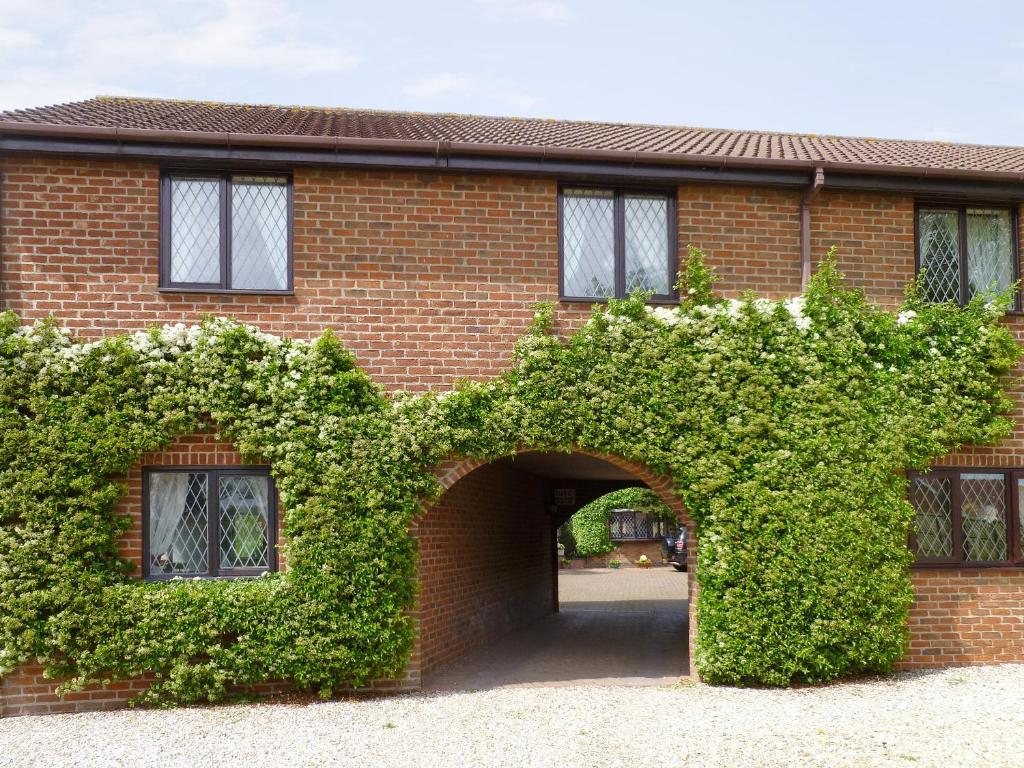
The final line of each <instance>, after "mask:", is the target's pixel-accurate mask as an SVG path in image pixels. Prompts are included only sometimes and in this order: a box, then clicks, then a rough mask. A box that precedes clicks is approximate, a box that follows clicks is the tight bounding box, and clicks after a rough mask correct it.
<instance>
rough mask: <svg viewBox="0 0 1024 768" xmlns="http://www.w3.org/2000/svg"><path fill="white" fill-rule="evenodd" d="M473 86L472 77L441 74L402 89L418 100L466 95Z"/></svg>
mask: <svg viewBox="0 0 1024 768" xmlns="http://www.w3.org/2000/svg"><path fill="white" fill-rule="evenodd" d="M473 85H474V80H473V78H471V77H466V76H465V75H456V74H453V73H451V72H440V73H438V74H436V75H432V76H430V77H425V78H423V79H422V80H416V81H414V82H411V83H409V84H408V85H406V86H405V87H404V88H402V93H404V94H405V95H407V96H412V97H414V98H417V99H436V98H438V97H439V96H451V95H465V94H466V93H467V92H468V91H469V90H471V89H472V87H473Z"/></svg>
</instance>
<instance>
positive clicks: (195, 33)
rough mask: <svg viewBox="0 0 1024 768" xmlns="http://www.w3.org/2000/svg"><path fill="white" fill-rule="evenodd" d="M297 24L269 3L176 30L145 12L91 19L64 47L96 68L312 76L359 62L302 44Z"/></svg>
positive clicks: (228, 5)
mask: <svg viewBox="0 0 1024 768" xmlns="http://www.w3.org/2000/svg"><path fill="white" fill-rule="evenodd" d="M141 7H142V8H143V9H145V8H146V6H141ZM298 26H299V25H298V19H297V17H296V16H295V15H294V14H291V13H290V12H288V11H287V9H286V8H285V7H284V6H283V5H281V4H280V3H278V2H273V0H263V1H262V2H260V1H254V2H241V0H222V2H221V3H219V7H217V9H216V12H215V13H214V14H212V15H208V16H207V17H205V18H199V19H197V20H196V21H195V22H194V23H192V24H187V25H183V26H176V27H175V26H171V25H169V24H167V21H166V20H165V19H162V18H160V17H159V16H158V15H155V14H153V13H150V12H147V10H141V11H134V12H132V11H128V12H127V13H115V14H111V15H109V16H101V17H95V18H92V19H90V20H88V21H87V22H85V23H84V24H82V25H81V26H80V27H79V28H78V29H76V30H75V32H74V33H73V34H72V36H71V38H70V40H69V43H68V48H67V50H68V53H69V54H70V55H71V56H72V57H73V58H74V59H75V60H76V61H78V62H80V63H82V64H83V65H84V66H86V67H91V68H95V69H101V70H109V69H113V68H115V67H117V66H119V65H121V66H123V63H124V62H125V61H130V62H132V66H133V67H135V68H136V69H149V70H163V69H166V68H173V69H174V70H176V71H179V72H180V71H186V72H197V71H204V70H208V71H211V72H219V71H224V70H236V71H260V72H271V73H286V74H290V75H309V74H315V73H324V72H348V71H351V70H352V69H354V68H355V67H356V65H357V64H358V63H359V58H358V57H357V56H355V55H353V54H352V53H350V52H349V51H346V50H344V49H342V48H338V47H335V46H330V45H322V44H320V43H317V42H313V41H310V40H305V39H303V38H302V36H301V34H300V31H299V29H298Z"/></svg>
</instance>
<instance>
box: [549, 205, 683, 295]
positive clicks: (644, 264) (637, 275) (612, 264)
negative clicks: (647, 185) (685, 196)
mask: <svg viewBox="0 0 1024 768" xmlns="http://www.w3.org/2000/svg"><path fill="white" fill-rule="evenodd" d="M673 210H674V206H673V200H672V198H671V197H670V196H668V195H665V194H653V193H640V192H637V193H633V192H625V191H620V190H609V189H582V188H565V189H563V190H562V192H561V196H560V215H561V237H562V242H561V258H562V263H561V266H562V278H561V279H562V285H561V293H562V296H564V297H566V298H583V299H607V298H612V297H618V298H624V297H626V296H628V295H629V294H630V293H632V292H633V291H636V290H640V291H645V292H648V293H651V294H652V296H653V297H654V298H656V299H672V298H674V294H673V283H674V282H675V261H676V260H675V244H674V242H672V241H673V239H674V238H673V236H672V233H673V231H674V230H673V221H672V215H673Z"/></svg>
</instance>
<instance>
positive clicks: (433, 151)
mask: <svg viewBox="0 0 1024 768" xmlns="http://www.w3.org/2000/svg"><path fill="white" fill-rule="evenodd" d="M0 174H2V177H0V307H2V308H3V309H10V310H14V311H15V312H17V313H18V314H19V315H20V317H21V318H22V319H23V320H24V321H32V320H35V319H38V318H43V317H47V316H51V315H52V316H55V317H56V318H57V319H58V320H59V321H60V322H61V323H62V324H64V325H67V326H69V327H71V328H72V329H74V330H75V332H76V333H77V334H78V335H79V336H80V337H82V338H97V337H102V336H105V335H109V334H115V333H123V332H126V331H133V330H138V329H140V328H145V327H148V326H150V325H153V324H160V323H165V322H179V321H183V322H194V321H196V320H198V319H199V317H200V316H202V315H204V314H216V315H229V316H233V317H235V318H238V319H240V320H243V321H246V322H251V323H253V324H255V325H258V326H259V327H260V328H261V329H263V330H265V331H268V332H271V333H277V334H283V335H290V336H296V337H307V338H308V337H313V336H316V335H319V334H320V333H321V332H322V331H323V330H324V329H326V328H331V329H333V330H334V331H335V332H336V333H337V334H338V336H339V337H340V338H341V339H342V340H343V342H344V343H345V344H346V345H347V346H348V347H349V348H350V349H351V350H352V351H353V352H354V353H355V355H356V357H357V360H358V362H359V364H360V365H361V366H362V367H363V368H364V369H365V370H366V371H367V372H368V373H369V374H370V375H371V376H372V377H373V378H374V379H375V380H376V381H378V382H380V383H381V384H383V385H384V386H385V387H387V388H389V389H407V390H413V391H423V390H428V389H444V388H447V387H449V386H450V385H451V384H453V383H454V382H456V381H457V380H459V379H462V378H467V377H471V378H475V379H486V378H487V377H491V376H494V375H496V374H498V373H499V372H500V371H502V370H503V368H504V367H505V365H506V363H507V360H508V358H509V354H510V351H511V348H512V345H513V343H514V341H515V340H516V339H517V338H518V337H519V335H520V334H521V333H522V332H523V330H524V328H525V327H526V325H527V323H528V322H529V320H530V318H531V317H532V314H533V307H534V305H535V304H536V303H537V302H538V301H552V302H555V304H556V307H557V312H556V321H557V324H558V328H560V329H562V330H566V329H571V328H573V327H575V326H576V325H577V324H578V323H579V322H580V321H581V319H583V318H585V317H586V316H587V315H588V314H589V311H590V306H591V304H592V303H593V302H594V301H600V300H602V299H604V298H607V297H609V296H622V295H625V294H626V293H628V292H629V290H630V289H632V288H635V287H640V288H644V289H648V290H651V291H653V292H654V293H655V298H654V299H653V300H654V301H658V302H667V303H670V302H672V301H673V300H674V299H675V296H674V295H673V292H672V283H673V276H674V273H675V271H676V268H677V264H678V261H679V259H680V254H681V253H682V252H685V248H686V246H687V245H688V244H691V243H692V244H694V245H696V246H699V247H701V248H703V249H704V250H705V251H706V254H707V259H708V262H709V264H710V265H711V266H712V267H713V268H714V269H715V270H716V271H717V273H718V274H719V276H720V277H721V280H720V282H719V283H718V284H717V288H718V290H719V291H720V292H722V293H724V294H725V295H728V296H735V295H737V294H739V293H740V292H742V291H746V290H753V291H756V292H758V293H760V294H762V295H765V296H769V297H773V298H778V297H784V296H790V295H793V294H796V293H798V292H799V291H800V289H801V286H802V285H803V283H804V282H805V281H806V279H807V276H808V275H809V274H810V271H811V270H812V268H813V264H814V261H815V260H816V259H818V258H820V256H821V255H822V254H824V252H825V251H826V250H827V249H828V248H829V247H830V246H832V245H835V246H837V247H838V258H839V265H840V268H841V269H842V270H843V271H844V272H845V273H846V275H847V278H848V280H849V281H850V282H851V283H852V284H854V285H856V286H860V287H862V288H863V289H864V290H865V292H866V293H867V295H868V296H869V298H870V299H872V300H873V301H875V302H877V303H878V304H881V305H883V306H887V307H893V306H895V305H896V304H898V302H899V301H900V300H901V297H902V292H903V288H904V286H905V284H906V283H907V281H908V280H910V279H911V278H913V277H914V275H915V272H916V270H917V268H918V265H919V264H925V265H927V266H928V267H929V270H928V275H929V282H928V285H927V286H926V290H927V291H928V292H929V293H930V294H931V295H932V296H933V297H934V298H935V299H936V300H947V299H953V300H958V301H962V300H964V299H965V298H966V297H967V296H969V295H970V293H971V292H972V291H973V290H974V289H975V288H976V287H978V286H987V285H989V284H991V283H992V282H996V283H998V284H1001V285H1008V284H1009V283H1010V282H1012V281H1013V280H1015V279H1016V278H1017V276H1018V274H1019V271H1020V265H1019V227H1018V217H1019V212H1020V204H1021V201H1024V149H1015V148H998V147H981V146H966V145H952V144H942V143H929V142H909V141H893V140H876V139H847V138H836V137H817V136H805V135H797V134H776V133H755V132H734V131H715V130H702V129H690V128H674V127H657V126H642V125H619V124H597V123H576V122H568V121H563V122H558V121H544V120H524V119H505V118H482V117H471V116H456V115H424V114H401V113H383V112H368V111H353V110H329V109H300V108H284V107H257V106H236V105H223V104H209V103H198V102H172V101H156V100H144V99H124V98H98V99H93V100H90V101H86V102H81V103H76V104H68V105H61V106H56V107H45V108H40V109H28V110H21V111H14V112H6V113H0ZM1020 317H1021V316H1020V315H1019V314H1011V315H1010V316H1008V317H1007V319H1006V321H1005V322H1006V323H1007V324H1008V325H1009V326H1010V327H1011V328H1012V329H1013V330H1014V332H1015V333H1016V334H1017V335H1018V337H1021V336H1022V335H1024V323H1022V322H1021V319H1020ZM1015 415H1016V416H1018V417H1019V416H1020V415H1021V414H1020V413H1017V414H1015ZM241 463H242V458H241V457H240V456H238V455H237V453H236V451H235V450H234V448H233V447H232V446H230V445H224V444H218V443H217V442H216V441H215V440H214V438H213V436H212V434H201V435H191V436H188V435H183V436H182V437H181V439H180V441H179V442H178V443H177V444H175V445H173V446H171V448H169V449H168V450H167V451H166V452H163V453H161V454H159V455H153V456H146V457H144V458H143V460H142V461H141V462H140V464H139V465H138V466H137V467H136V468H135V469H134V470H133V471H132V472H131V473H130V476H129V477H128V478H127V481H128V487H129V494H128V496H127V497H126V498H125V499H124V500H123V501H122V511H123V512H124V514H125V515H127V516H129V517H130V518H131V519H132V521H133V528H132V530H131V531H130V532H129V533H128V534H127V535H126V536H125V538H124V540H123V541H122V548H123V552H124V553H125V555H126V556H127V557H129V558H131V559H133V560H134V561H135V562H136V563H137V565H138V567H139V568H138V572H139V575H140V577H143V578H161V577H165V576H166V575H168V574H171V575H174V574H178V573H187V574H196V573H198V574H205V575H222V576H245V575H248V574H252V573H258V572H261V571H263V570H266V569H268V568H275V567H286V564H285V563H278V562H277V561H276V558H275V556H274V546H273V544H274V541H273V539H274V538H275V537H274V536H273V535H272V532H273V531H275V530H278V529H279V524H280V520H279V519H278V518H279V517H280V516H279V515H278V514H277V509H276V501H275V494H274V488H273V481H272V479H271V478H270V477H269V476H268V473H267V472H266V468H265V467H259V466H248V465H247V466H244V467H240V465H241ZM939 464H940V465H941V466H942V468H943V471H942V472H938V473H933V474H931V475H929V476H928V477H925V478H915V479H914V480H913V482H912V485H911V497H912V501H913V502H914V503H915V506H916V508H917V509H918V512H919V519H918V530H919V534H918V537H917V541H916V547H917V549H918V559H919V562H918V565H917V566H916V567H915V568H914V570H913V582H914V586H915V589H916V592H917V600H916V602H915V604H914V606H913V609H912V612H911V633H912V641H911V649H910V653H909V654H908V656H907V657H906V659H905V660H904V661H903V665H904V666H905V667H931V666H942V665H953V664H970V663H983V662H992V661H1021V660H1024V568H1021V567H1020V566H1021V565H1022V564H1024V552H1022V551H1021V550H1022V547H1021V536H1022V534H1024V525H1022V524H1021V520H1020V503H1021V501H1020V496H1021V490H1024V427H1021V428H1020V429H1019V430H1018V431H1017V432H1016V433H1015V434H1014V435H1013V437H1012V438H1010V439H1008V440H1006V441H1005V442H1003V443H1002V444H1000V445H997V446H994V447H985V448H978V449H970V450H966V451H964V452H962V453H959V454H957V455H954V456H949V457H947V458H946V459H944V460H943V461H941V462H939ZM169 467H173V468H174V469H173V470H169V471H168V470H167V468H169ZM161 468H163V470H164V471H161ZM437 471H438V473H439V476H440V477H441V478H442V482H443V485H444V486H445V487H446V488H447V489H449V490H448V492H447V493H446V494H445V496H444V497H443V498H442V499H441V500H440V501H439V502H438V503H437V504H436V505H434V506H433V507H432V508H430V509H429V510H426V511H425V513H424V515H423V516H422V517H421V519H420V520H419V521H418V523H417V525H416V531H415V533H416V535H417V536H418V538H419V541H420V558H421V559H420V581H421V585H420V586H421V590H420V604H419V606H418V609H417V612H416V613H417V618H418V620H419V641H418V646H417V650H416V652H415V654H414V657H413V660H412V662H411V664H410V665H409V668H408V669H407V671H406V675H405V677H404V678H403V679H402V680H399V681H381V682H380V684H379V685H380V686H381V687H391V688H394V687H416V686H417V685H418V684H419V681H420V679H421V676H422V675H423V674H424V673H426V672H429V671H430V670H431V669H434V668H436V667H437V666H439V665H440V664H443V663H445V662H447V661H448V660H451V659H453V658H455V657H457V656H458V655H460V654H461V653H463V652H465V651H466V650H468V649H469V648H472V647H474V646H477V645H479V644H481V643H483V642H485V641H486V640H487V639H489V638H491V637H493V636H495V635H496V634H498V633H500V632H504V631H507V630H508V629H510V628H513V627H516V626H520V625H522V624H524V623H526V622H528V621H530V620H532V619H533V618H535V617H537V616H539V615H542V614H544V613H546V612H549V611H551V610H552V608H553V607H556V606H557V594H556V593H557V589H556V587H554V586H553V584H555V583H556V582H555V578H554V577H555V568H556V563H555V559H554V542H553V535H554V534H553V532H554V528H555V527H556V526H557V524H558V523H559V522H561V520H562V519H564V517H565V515H566V510H565V509H559V507H558V505H557V504H553V503H552V499H553V494H554V491H555V490H556V489H558V488H563V489H564V488H566V487H570V488H573V489H575V490H576V491H578V493H579V495H580V496H581V498H582V497H585V496H586V494H587V493H588V492H589V491H588V489H592V488H594V487H601V488H606V489H608V488H613V487H622V486H623V485H627V484H638V483H643V484H646V485H648V486H650V487H652V488H653V489H654V490H656V491H657V492H658V493H659V495H661V496H662V497H663V498H664V499H665V500H666V501H667V502H668V503H669V504H670V505H672V506H673V508H674V509H676V510H677V511H678V513H679V515H680V519H681V520H683V521H684V522H685V520H686V518H685V511H684V510H683V509H682V508H681V506H680V505H679V503H678V501H676V500H675V498H674V496H673V495H672V492H671V488H670V486H669V484H668V482H667V481H666V480H665V479H664V478H659V477H656V476H653V475H652V474H651V473H650V472H648V471H647V470H646V469H645V468H643V467H637V466H631V465H628V464H626V463H625V462H623V461H621V460H620V459H617V458H616V457H607V456H605V457H593V456H585V455H582V454H573V455H569V456H559V457H555V456H550V455H544V454H529V453H528V454H524V455H522V456H520V457H519V458H518V459H517V460H516V461H508V460H503V461H499V462H494V463H492V464H489V465H483V466H481V465H480V464H479V463H477V462H458V461H454V460H453V461H452V462H451V463H450V464H448V465H445V466H443V467H439V468H437ZM221 505H232V506H231V507H230V508H231V509H232V510H234V513H233V514H241V513H240V512H238V510H245V511H246V514H247V515H249V516H248V517H246V518H245V519H246V520H248V521H249V523H247V524H246V525H239V526H236V528H235V530H234V532H233V533H231V534H230V536H231V537H232V538H231V540H230V547H229V552H228V554H225V553H224V552H216V551H213V550H214V549H216V548H211V550H210V551H207V550H206V549H205V548H204V547H203V546H201V545H200V544H198V543H197V541H198V539H199V538H201V536H199V534H198V533H197V532H199V533H204V534H208V533H209V526H215V525H217V524H218V523H217V522H216V521H217V520H218V513H219V512H222V511H223V510H222V509H220V507H221ZM285 513H286V511H285ZM222 533H223V531H222ZM692 536H693V534H692V530H691V531H690V547H689V552H690V557H691V566H690V569H691V573H692V572H693V569H694V565H695V561H694V560H693V558H694V557H695V553H696V549H697V547H696V542H695V541H694V540H693V538H692ZM210 538H211V540H212V537H210ZM499 540H500V545H499V544H497V543H496V542H498V541H499ZM693 582H694V580H693V579H691V598H692V596H693V590H694V589H695V587H694V586H693ZM467 584H471V585H472V588H471V589H467V588H466V585H467ZM690 604H691V611H692V606H693V600H692V599H691V602H690ZM692 619H693V617H692V616H691V624H690V632H691V636H692V635H693V633H695V632H696V631H697V629H698V628H697V626H696V622H695V621H693V620H692ZM137 685H138V684H137V683H131V684H125V685H123V686H119V687H116V688H112V689H107V690H96V691H89V692H85V693H80V694H74V695H72V696H69V697H67V699H64V700H61V699H58V698H57V697H55V696H54V694H53V692H52V687H53V684H52V683H51V682H50V681H43V680H42V679H41V678H40V676H39V670H37V669H34V668H26V669H22V670H19V671H18V672H16V673H15V674H13V675H10V676H8V677H7V678H6V679H4V680H3V681H0V702H2V704H0V707H2V708H0V714H15V713H19V712H33V711H57V710H74V709H84V708H94V707H100V706H116V705H118V704H119V703H121V702H122V701H123V700H124V698H125V696H126V695H130V692H131V690H132V688H133V686H137Z"/></svg>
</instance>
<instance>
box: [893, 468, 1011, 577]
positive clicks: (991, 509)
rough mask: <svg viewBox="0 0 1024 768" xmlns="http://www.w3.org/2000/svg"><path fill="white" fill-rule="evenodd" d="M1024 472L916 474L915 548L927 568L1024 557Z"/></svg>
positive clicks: (913, 483)
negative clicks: (1023, 554) (1023, 547)
mask: <svg viewBox="0 0 1024 768" xmlns="http://www.w3.org/2000/svg"><path fill="white" fill-rule="evenodd" d="M1022 496H1024V472H1021V471H1017V470H1003V469H993V470H987V469H971V470H954V469H943V470H933V471H931V472H928V473H926V474H917V473H912V474H911V475H910V503H911V504H912V505H913V507H914V512H915V516H914V532H913V536H912V540H911V543H912V546H913V549H914V550H915V552H916V554H917V562H918V563H919V564H922V565H1007V564H1011V563H1014V562H1018V561H1020V559H1021V551H1022V550H1021V541H1020V536H1021V534H1022V533H1024V528H1022V526H1021V524H1020V523H1021V521H1020V517H1019V515H1020V510H1021V500H1022Z"/></svg>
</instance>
